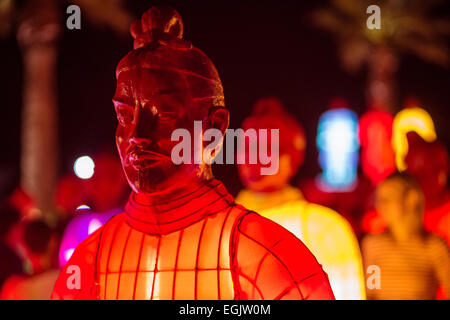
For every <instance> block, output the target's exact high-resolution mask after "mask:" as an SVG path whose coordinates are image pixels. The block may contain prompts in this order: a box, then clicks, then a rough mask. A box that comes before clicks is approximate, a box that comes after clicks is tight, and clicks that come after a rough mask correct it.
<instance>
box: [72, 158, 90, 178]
mask: <svg viewBox="0 0 450 320" xmlns="http://www.w3.org/2000/svg"><path fill="white" fill-rule="evenodd" d="M94 167H95V164H94V160H92V158H91V157H89V156H82V157H79V158H78V159H77V160H75V163H74V165H73V171H74V172H75V174H76V175H77V177H78V178H80V179H89V178H91V177H92V176H93V175H94Z"/></svg>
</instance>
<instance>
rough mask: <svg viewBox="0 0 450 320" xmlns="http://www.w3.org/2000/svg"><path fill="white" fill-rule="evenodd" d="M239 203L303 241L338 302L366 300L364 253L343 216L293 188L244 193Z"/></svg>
mask: <svg viewBox="0 0 450 320" xmlns="http://www.w3.org/2000/svg"><path fill="white" fill-rule="evenodd" d="M236 202H237V203H240V204H242V205H245V206H246V207H247V208H248V209H251V210H255V211H257V212H258V213H259V214H261V215H262V216H264V217H266V218H268V219H271V220H272V221H275V222H276V223H278V224H279V225H281V226H283V227H284V228H286V229H287V230H289V231H290V232H292V233H293V234H294V235H296V236H297V238H299V239H300V240H302V241H303V243H304V244H305V245H306V246H307V247H308V249H309V250H311V252H312V253H313V254H314V256H315V257H316V259H317V260H318V261H319V263H320V264H322V266H323V268H324V270H325V272H326V273H327V274H328V277H329V280H330V284H331V288H332V289H333V293H334V295H335V297H336V299H338V300H350V299H356V300H359V299H365V289H364V280H363V279H364V274H363V269H362V260H361V252H360V249H359V245H358V242H357V240H356V237H355V236H354V234H353V230H352V229H351V227H350V225H349V223H348V222H347V221H346V220H345V219H344V218H343V217H342V216H341V215H339V214H338V213H337V212H335V211H333V210H331V209H328V208H326V207H323V206H319V205H316V204H313V203H309V202H307V201H306V200H304V199H303V198H302V194H301V192H300V190H298V189H295V188H294V187H291V186H287V187H285V188H284V189H283V190H281V191H277V192H271V193H270V195H269V194H261V193H258V192H254V191H251V190H243V191H242V192H240V193H239V195H238V197H237V198H236Z"/></svg>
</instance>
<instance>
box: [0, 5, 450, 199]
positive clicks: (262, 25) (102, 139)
mask: <svg viewBox="0 0 450 320" xmlns="http://www.w3.org/2000/svg"><path fill="white" fill-rule="evenodd" d="M298 2H299V3H297V4H294V3H291V2H289V3H286V4H283V3H282V2H281V1H273V2H261V1H252V2H243V3H240V2H239V3H231V2H229V1H221V2H218V1H209V2H202V3H200V2H198V3H196V2H192V1H179V2H174V1H172V2H170V4H171V5H172V6H173V7H174V8H175V9H177V10H178V11H179V12H180V14H181V16H182V17H183V21H184V26H185V32H184V38H185V39H187V40H189V41H191V42H192V43H193V44H194V45H195V46H197V47H198V48H200V49H201V50H203V51H204V52H205V53H206V54H207V55H208V56H209V57H210V58H211V59H212V61H213V62H214V64H215V65H216V67H217V69H218V71H219V74H220V76H221V79H222V82H223V86H224V90H225V97H226V104H227V107H228V108H229V109H230V111H231V127H232V128H237V127H240V124H241V122H242V120H243V119H244V118H245V117H246V116H247V115H249V113H250V112H251V107H252V104H253V102H254V101H255V100H256V99H258V98H259V97H261V96H264V95H276V96H279V97H280V98H281V99H282V100H283V101H284V103H285V104H286V106H287V108H288V109H289V110H290V112H291V113H292V114H294V115H295V116H296V117H297V118H298V119H299V120H300V121H301V122H302V124H303V125H304V126H305V129H306V133H307V138H308V147H307V159H306V163H305V165H304V166H303V168H302V169H301V170H300V172H299V174H298V176H297V180H298V179H299V178H300V177H302V178H303V177H310V176H314V175H315V174H317V173H318V171H319V167H318V164H317V152H316V147H315V135H316V127H317V122H318V119H319V116H320V114H321V113H322V112H324V111H325V110H326V108H327V105H328V103H329V101H330V99H331V98H333V97H334V96H342V97H344V98H346V99H347V100H348V101H349V103H350V106H351V107H352V108H353V109H354V110H355V111H356V112H357V113H358V114H362V113H363V112H364V111H365V109H366V107H365V97H364V89H365V86H366V75H365V72H366V71H365V70H362V71H361V72H359V73H358V74H356V75H350V74H348V73H347V72H345V71H344V70H343V68H342V67H341V65H340V63H339V60H338V57H337V55H336V45H335V42H334V40H333V38H332V36H331V35H330V34H329V33H327V32H325V31H322V30H320V29H317V28H315V27H314V26H311V24H310V23H309V22H308V20H307V15H308V12H310V10H311V9H312V8H314V7H316V6H319V5H320V4H322V3H324V1H308V2H304V1H298ZM158 3H160V2H156V1H129V3H128V5H127V7H128V8H129V10H130V11H131V12H132V13H133V14H134V16H135V17H138V16H140V14H141V13H142V12H144V11H145V9H147V8H149V7H151V6H152V5H154V4H158ZM447 11H448V10H447ZM66 16H67V15H66V14H65V13H64V17H66ZM60 47H61V52H60V57H59V83H58V95H59V108H60V109H59V119H60V123H59V148H60V151H61V152H60V166H61V172H67V171H69V170H72V165H73V161H74V160H75V159H76V158H77V157H78V156H80V155H84V154H88V155H89V154H93V153H94V152H95V151H97V150H98V149H104V148H106V149H109V150H111V151H112V152H115V153H116V150H115V144H114V131H115V126H116V118H115V113H114V110H113V105H112V103H111V97H112V95H113V93H114V89H115V76H114V71H115V67H116V64H117V63H118V61H119V60H120V59H121V58H122V57H123V56H124V55H125V54H126V53H127V52H128V51H129V50H130V49H131V48H132V39H131V36H130V35H126V36H124V37H119V36H117V35H116V34H114V33H113V32H112V31H110V30H108V29H98V28H94V27H92V26H91V25H89V23H88V22H87V20H86V19H83V13H82V28H81V30H67V29H65V30H64V35H63V38H62V42H61V46H60ZM0 57H1V59H0V70H1V74H2V76H1V77H0V94H1V111H2V115H1V117H2V118H1V119H2V124H1V125H0V137H1V144H2V145H1V150H2V151H1V160H0V174H1V175H3V176H4V177H6V178H2V179H1V180H2V181H3V182H2V183H4V182H5V181H9V184H14V183H17V182H18V175H19V164H20V162H19V159H20V157H19V156H20V112H21V105H22V101H21V95H22V63H21V54H20V51H19V48H18V46H17V43H16V40H15V37H14V35H12V36H10V38H9V39H6V40H0ZM397 81H398V85H399V92H398V93H399V96H400V101H403V100H404V98H405V97H407V96H409V95H414V96H416V97H417V98H418V99H419V101H420V102H421V106H422V107H424V108H425V109H426V110H427V111H428V112H429V113H430V114H431V115H432V117H433V119H434V121H435V124H436V129H437V131H438V137H439V138H440V139H441V140H442V141H443V142H444V143H445V144H446V145H447V146H450V126H449V122H448V110H449V106H450V95H449V88H450V72H449V70H445V69H443V68H440V67H437V66H435V65H432V64H428V63H426V62H423V61H421V60H419V59H418V58H416V57H415V56H410V55H404V56H402V60H401V64H400V69H399V72H398V77H397ZM399 107H400V106H399ZM94 160H95V159H94ZM215 175H216V176H217V177H218V178H219V179H222V180H223V181H224V182H225V184H226V186H227V187H228V188H229V190H230V191H231V192H232V193H233V194H236V192H237V191H238V190H239V188H240V182H239V180H238V176H237V171H236V168H235V166H233V165H222V166H219V167H217V166H216V168H215ZM1 187H2V188H6V186H1Z"/></svg>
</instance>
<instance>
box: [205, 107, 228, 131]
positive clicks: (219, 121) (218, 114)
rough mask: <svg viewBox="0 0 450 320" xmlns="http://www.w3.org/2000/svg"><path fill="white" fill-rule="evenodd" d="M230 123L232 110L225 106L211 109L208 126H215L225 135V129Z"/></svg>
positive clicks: (208, 127)
mask: <svg viewBox="0 0 450 320" xmlns="http://www.w3.org/2000/svg"><path fill="white" fill-rule="evenodd" d="M229 124H230V112H229V111H228V110H227V109H225V108H224V107H211V108H210V109H209V114H208V120H207V128H206V129H210V128H214V129H218V130H220V132H222V135H225V131H227V129H228V125H229Z"/></svg>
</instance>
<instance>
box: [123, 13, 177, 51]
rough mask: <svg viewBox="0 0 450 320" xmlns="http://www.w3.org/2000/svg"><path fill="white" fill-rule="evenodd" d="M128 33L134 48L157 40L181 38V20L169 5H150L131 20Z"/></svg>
mask: <svg viewBox="0 0 450 320" xmlns="http://www.w3.org/2000/svg"><path fill="white" fill-rule="evenodd" d="M130 33H131V35H132V37H133V38H134V49H138V48H141V47H144V46H146V45H148V44H150V43H153V42H156V41H159V40H163V41H164V40H166V41H169V40H176V39H179V40H181V39H182V38H183V20H182V19H181V16H180V14H179V13H178V12H177V11H176V10H175V9H173V8H170V7H163V6H158V7H152V8H150V9H149V10H147V11H146V12H145V13H144V14H142V17H141V19H138V20H136V21H134V22H133V24H132V25H131V27H130Z"/></svg>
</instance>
